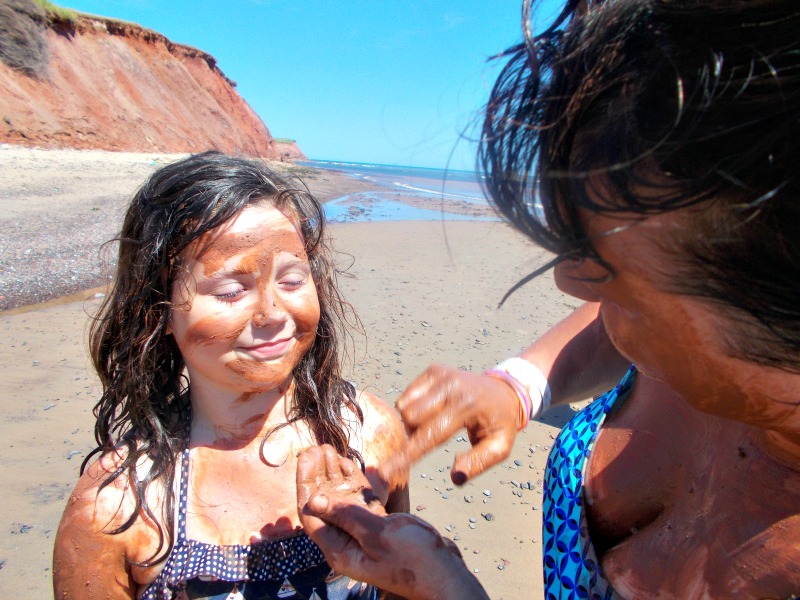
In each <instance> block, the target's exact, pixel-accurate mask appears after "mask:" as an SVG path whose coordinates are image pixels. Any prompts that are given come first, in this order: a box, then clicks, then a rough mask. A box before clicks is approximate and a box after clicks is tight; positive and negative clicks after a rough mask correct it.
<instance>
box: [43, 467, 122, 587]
mask: <svg viewBox="0 0 800 600" xmlns="http://www.w3.org/2000/svg"><path fill="white" fill-rule="evenodd" d="M96 465H97V463H95V465H93V467H92V468H90V469H89V470H87V472H86V473H84V475H83V476H82V477H81V479H80V480H79V481H78V484H77V486H76V487H75V490H74V491H73V493H72V495H71V496H70V499H69V501H68V503H67V507H66V509H65V510H64V515H63V516H62V518H61V523H60V525H59V527H58V533H57V534H56V540H55V548H54V552H53V591H54V598H56V599H57V600H61V599H71V598H74V599H76V600H79V599H82V598H113V599H131V598H135V597H136V584H135V582H134V581H133V578H132V577H131V573H130V569H129V568H128V564H127V562H126V560H125V547H124V538H125V536H124V535H109V534H108V533H106V531H108V530H109V529H111V528H113V527H114V526H115V525H116V524H118V523H116V515H117V514H118V512H119V511H118V510H117V508H118V507H119V503H120V502H121V501H122V499H123V495H122V494H121V493H116V492H118V490H114V489H110V488H109V487H107V488H105V489H104V490H103V492H101V493H100V496H99V497H98V485H99V483H100V472H101V469H99V468H97V467H96Z"/></svg>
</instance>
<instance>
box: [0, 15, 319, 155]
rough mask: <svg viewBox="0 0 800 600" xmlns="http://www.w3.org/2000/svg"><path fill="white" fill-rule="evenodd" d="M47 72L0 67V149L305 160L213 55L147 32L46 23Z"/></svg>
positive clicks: (90, 22) (99, 22)
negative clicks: (280, 138)
mask: <svg viewBox="0 0 800 600" xmlns="http://www.w3.org/2000/svg"><path fill="white" fill-rule="evenodd" d="M44 36H45V38H46V42H47V46H48V52H47V53H48V56H49V60H48V65H47V69H46V75H45V76H44V77H42V78H38V79H37V78H32V77H29V76H27V75H25V74H23V73H22V72H20V71H16V70H14V69H11V68H10V67H8V66H7V65H5V64H3V63H2V62H0V143H9V144H16V145H23V146H36V147H40V148H80V149H99V150H116V151H129V152H197V151H202V150H207V149H210V148H216V149H218V150H222V151H224V152H229V153H238V154H246V155H249V156H258V157H263V158H267V159H273V160H295V159H304V158H305V156H304V155H303V153H302V152H301V151H300V149H299V148H298V147H297V145H296V144H294V143H284V142H282V143H277V142H275V141H274V140H273V138H272V135H271V134H270V132H269V130H268V129H267V127H266V125H264V123H263V122H262V121H261V119H260V118H259V116H258V115H257V114H256V113H255V112H254V111H253V109H252V108H250V106H249V105H248V104H247V102H245V101H244V99H243V98H242V97H241V96H240V95H239V94H238V93H237V92H236V90H235V89H234V87H235V84H234V83H233V82H232V81H231V80H229V79H228V78H227V77H225V75H224V74H223V73H222V71H220V69H219V67H217V64H216V60H215V59H214V57H212V56H211V55H209V54H207V53H205V52H203V51H201V50H198V49H196V48H192V47H190V46H185V45H182V44H175V43H173V42H171V41H170V40H168V39H167V38H166V37H164V36H163V35H161V34H160V33H157V32H155V31H152V30H149V29H145V28H143V27H140V26H138V25H134V24H131V23H124V22H119V21H114V20H111V19H105V18H102V17H93V16H87V15H81V16H80V17H79V18H78V20H77V21H76V22H75V23H73V24H71V25H64V24H61V25H58V24H57V25H52V24H51V25H49V26H48V27H47V28H46V29H45V31H44Z"/></svg>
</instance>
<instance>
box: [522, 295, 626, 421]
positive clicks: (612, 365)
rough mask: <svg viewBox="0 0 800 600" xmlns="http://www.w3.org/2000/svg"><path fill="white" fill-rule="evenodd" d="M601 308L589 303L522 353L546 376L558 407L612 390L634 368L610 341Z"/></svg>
mask: <svg viewBox="0 0 800 600" xmlns="http://www.w3.org/2000/svg"><path fill="white" fill-rule="evenodd" d="M599 308H600V305H599V304H598V303H596V302H587V303H586V304H584V305H582V306H581V307H579V308H577V309H576V310H575V311H574V312H573V313H571V314H570V315H569V316H567V317H566V318H565V319H564V320H563V321H561V322H559V323H557V324H556V325H554V326H553V327H552V328H551V329H549V330H548V331H546V332H545V333H544V335H542V337H540V338H539V339H538V340H536V342H534V343H533V344H531V345H530V346H528V348H526V349H525V350H523V351H522V352H520V354H519V356H521V357H522V358H525V359H526V360H529V361H530V362H532V363H533V364H535V365H536V366H537V367H539V368H540V369H541V370H542V373H544V374H545V376H546V377H547V380H548V382H549V384H550V390H551V392H552V395H553V396H552V398H553V405H554V406H555V405H558V404H568V403H570V402H578V401H580V400H585V399H586V398H592V397H594V396H597V395H598V394H602V393H603V392H606V391H608V390H610V389H611V388H613V387H614V386H615V385H616V384H617V383H618V382H619V380H620V379H622V376H623V375H625V371H626V369H627V368H628V367H629V366H630V361H628V360H627V359H626V358H625V357H623V356H622V355H621V354H620V353H619V351H618V350H617V349H616V348H615V347H614V344H613V343H612V342H611V340H610V339H609V337H608V334H607V333H606V328H605V326H604V325H603V320H602V319H601V318H600V316H599V314H598V310H599Z"/></svg>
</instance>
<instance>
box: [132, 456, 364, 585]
mask: <svg viewBox="0 0 800 600" xmlns="http://www.w3.org/2000/svg"><path fill="white" fill-rule="evenodd" d="M180 477H181V479H180V486H179V490H180V492H179V496H178V527H177V535H176V539H175V545H174V547H173V548H172V551H171V552H170V554H169V557H167V561H166V563H165V564H164V568H163V569H162V571H161V573H159V575H158V577H157V578H156V579H155V581H153V583H151V584H150V585H149V586H148V587H147V589H145V591H144V594H143V595H142V596H141V598H142V600H167V599H173V598H174V599H176V600H188V599H190V598H198V599H208V600H211V599H213V600H237V599H247V600H251V599H252V600H268V599H273V598H287V599H289V600H377V598H378V592H377V589H376V588H375V587H373V586H370V585H367V584H365V583H360V582H357V581H353V580H352V579H349V578H347V577H344V576H341V575H336V574H335V573H332V571H331V568H330V567H329V566H328V563H326V562H325V557H324V556H323V555H322V551H321V550H320V549H319V547H318V546H317V545H316V544H315V543H314V542H313V541H311V539H310V538H309V537H308V536H307V535H306V534H305V533H299V534H296V535H293V536H290V537H287V538H285V539H282V540H276V541H268V542H261V543H258V544H254V545H252V546H243V545H231V546H215V545H213V544H206V543H203V542H198V541H195V540H190V539H187V538H186V497H187V493H188V488H189V450H188V449H187V450H184V451H183V457H182V461H181V476H180Z"/></svg>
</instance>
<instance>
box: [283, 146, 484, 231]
mask: <svg viewBox="0 0 800 600" xmlns="http://www.w3.org/2000/svg"><path fill="white" fill-rule="evenodd" d="M298 164H301V165H305V166H309V167H315V168H319V169H331V170H335V171H341V172H344V173H346V174H347V175H349V176H351V177H353V178H356V179H362V180H364V181H369V182H370V183H373V184H375V185H377V186H379V187H381V188H385V191H374V192H361V193H357V194H350V195H347V196H343V197H341V198H337V199H335V200H332V201H330V202H326V203H325V206H324V209H325V217H326V218H327V220H328V222H331V223H345V222H346V223H353V222H365V221H434V220H435V221H441V220H447V221H464V220H467V221H498V220H499V219H498V217H497V216H496V215H495V214H494V212H493V211H492V210H491V208H490V207H489V204H488V203H487V202H486V198H485V197H484V195H483V191H482V190H481V186H480V183H479V182H478V175H477V174H476V173H474V172H472V171H445V170H444V169H428V168H422V167H402V166H393V165H378V164H370V163H353V162H341V161H303V162H300V163H298Z"/></svg>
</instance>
